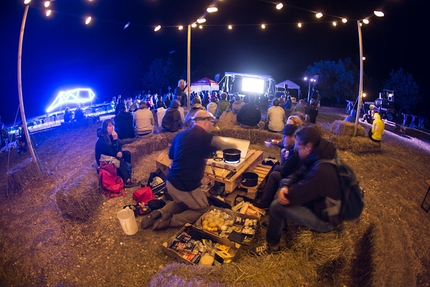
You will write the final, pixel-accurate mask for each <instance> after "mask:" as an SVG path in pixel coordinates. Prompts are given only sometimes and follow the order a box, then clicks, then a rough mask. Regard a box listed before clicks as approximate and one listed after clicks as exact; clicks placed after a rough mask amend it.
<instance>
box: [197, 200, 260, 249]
mask: <svg viewBox="0 0 430 287" xmlns="http://www.w3.org/2000/svg"><path fill="white" fill-rule="evenodd" d="M212 211H213V212H214V213H217V212H219V213H224V214H226V215H229V218H228V219H227V220H232V221H233V223H232V225H231V227H229V228H228V229H227V230H220V229H219V228H217V229H216V230H213V229H211V228H210V227H209V230H207V229H205V228H208V227H205V226H204V222H203V221H204V220H207V218H208V217H209V216H210V215H211V214H213V213H211V212H212ZM194 225H195V227H197V228H198V229H200V230H203V231H206V232H208V233H211V234H212V235H213V236H215V237H217V238H219V239H220V240H228V241H231V242H232V243H237V244H240V245H241V248H242V249H249V247H250V246H251V244H252V243H253V241H254V238H255V237H256V235H257V233H258V232H259V228H260V220H259V218H258V217H256V216H251V215H247V214H241V213H239V212H234V211H233V210H231V209H225V208H218V207H211V209H210V210H209V211H208V212H206V213H205V214H203V215H202V216H201V217H200V218H199V219H198V220H197V221H196V223H195V224H194ZM227 225H229V224H227Z"/></svg>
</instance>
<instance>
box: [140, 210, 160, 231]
mask: <svg viewBox="0 0 430 287" xmlns="http://www.w3.org/2000/svg"><path fill="white" fill-rule="evenodd" d="M160 217H161V213H160V212H159V211H157V210H156V211H153V212H151V213H150V214H148V215H146V216H144V217H143V218H142V222H141V223H140V227H142V229H146V228H148V227H150V226H151V225H153V224H154V222H155V221H156V220H157V219H158V218H160Z"/></svg>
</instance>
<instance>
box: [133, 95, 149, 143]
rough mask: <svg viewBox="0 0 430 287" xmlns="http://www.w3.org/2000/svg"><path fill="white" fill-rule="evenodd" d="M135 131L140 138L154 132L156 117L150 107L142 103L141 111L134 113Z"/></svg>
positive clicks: (140, 105)
mask: <svg viewBox="0 0 430 287" xmlns="http://www.w3.org/2000/svg"><path fill="white" fill-rule="evenodd" d="M133 117H134V119H133V121H134V129H135V131H136V134H137V136H138V137H141V136H146V135H149V134H152V133H153V131H154V115H153V114H152V112H151V111H150V110H149V109H148V106H147V105H146V104H145V103H144V102H141V103H140V104H139V110H137V111H136V112H135V113H134V116H133Z"/></svg>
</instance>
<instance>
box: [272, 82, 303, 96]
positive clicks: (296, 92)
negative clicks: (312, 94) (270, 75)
mask: <svg viewBox="0 0 430 287" xmlns="http://www.w3.org/2000/svg"><path fill="white" fill-rule="evenodd" d="M285 85H287V89H288V90H289V91H290V94H291V96H293V97H300V95H301V92H300V86H299V85H297V84H296V83H294V82H293V81H290V80H285V81H283V82H280V83H277V84H276V88H277V90H278V88H285Z"/></svg>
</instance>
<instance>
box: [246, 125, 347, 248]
mask: <svg viewBox="0 0 430 287" xmlns="http://www.w3.org/2000/svg"><path fill="white" fill-rule="evenodd" d="M295 135H296V143H295V146H296V150H297V153H298V155H299V157H300V162H301V167H300V168H299V170H298V171H297V172H295V173H294V174H292V175H291V176H289V177H288V178H287V179H284V180H282V181H281V185H280V186H281V187H280V189H279V191H278V198H277V199H275V200H274V201H273V202H272V203H271V205H270V215H269V223H268V226H267V232H266V243H265V244H264V245H262V246H257V247H255V248H252V249H250V250H249V254H250V255H253V256H261V255H265V254H271V253H272V254H274V253H279V252H280V250H281V248H280V241H281V236H282V233H283V230H285V227H286V220H288V221H290V222H292V223H295V224H298V225H300V226H306V227H308V228H309V229H311V230H313V231H316V232H329V231H332V230H333V229H335V228H336V226H337V225H339V224H340V223H341V222H342V221H341V218H340V216H339V214H336V213H328V212H327V211H326V210H327V208H328V207H331V208H332V207H333V206H340V204H341V201H340V200H341V187H340V181H339V176H338V172H337V169H336V166H334V165H333V164H331V163H328V162H323V163H319V164H316V163H317V161H319V160H332V159H334V158H335V157H336V154H337V151H336V148H335V146H334V145H333V144H332V143H331V142H329V141H327V140H326V139H323V138H322V137H321V132H320V131H319V130H318V128H316V127H315V126H313V125H304V126H302V127H300V128H299V129H298V130H297V131H296V133H295ZM327 199H330V200H327ZM331 202H336V205H331Z"/></svg>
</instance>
